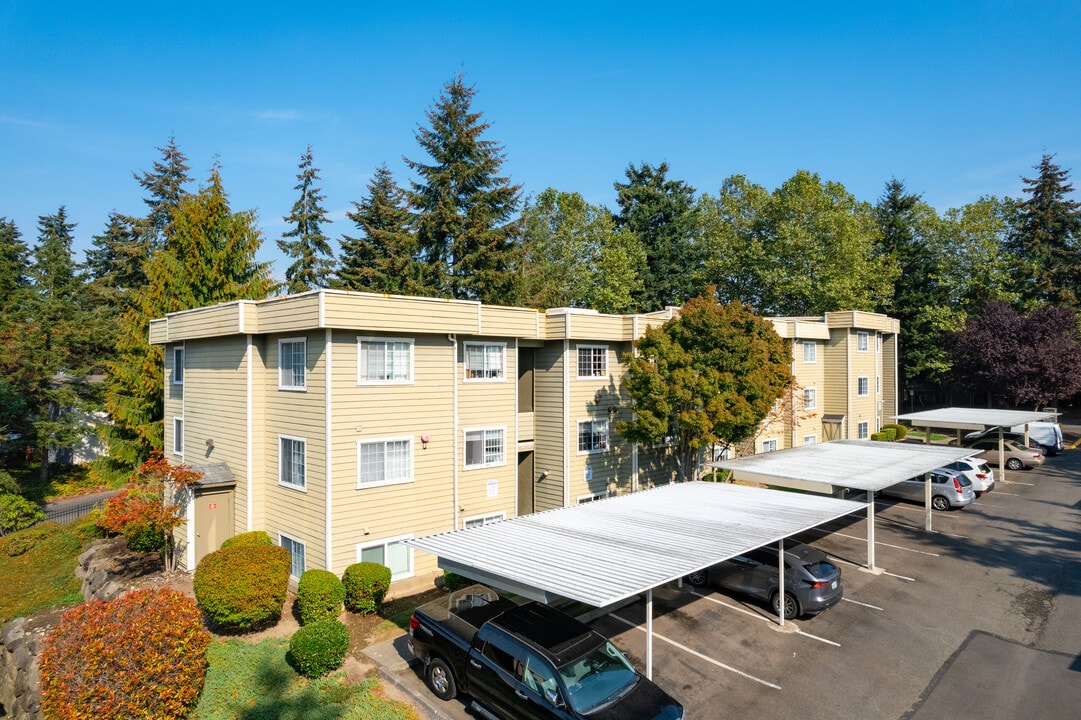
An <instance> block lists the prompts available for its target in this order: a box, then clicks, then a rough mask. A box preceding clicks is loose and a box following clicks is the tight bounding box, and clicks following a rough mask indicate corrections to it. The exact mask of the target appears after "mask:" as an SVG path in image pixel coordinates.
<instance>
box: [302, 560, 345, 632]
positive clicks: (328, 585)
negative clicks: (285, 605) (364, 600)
mask: <svg viewBox="0 0 1081 720" xmlns="http://www.w3.org/2000/svg"><path fill="white" fill-rule="evenodd" d="M344 601H345V588H344V587H343V586H342V581H341V580H339V579H338V576H337V575H335V574H334V573H332V572H330V571H329V570H305V571H304V574H303V575H301V576H300V583H299V584H298V585H297V613H298V614H299V616H300V624H301V625H310V624H312V623H316V622H319V621H320V620H337V619H338V615H340V614H341V612H342V603H343V602H344Z"/></svg>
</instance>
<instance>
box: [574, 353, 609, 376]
mask: <svg viewBox="0 0 1081 720" xmlns="http://www.w3.org/2000/svg"><path fill="white" fill-rule="evenodd" d="M583 350H600V351H601V352H603V353H604V372H603V373H602V374H600V375H583V374H582V363H581V361H580V359H579V353H581V352H582V351H583ZM574 365H575V367H574V372H575V374H576V375H577V377H578V379H579V380H604V379H605V378H607V377H609V375H610V371H609V368H608V346H607V345H576V346H575V353H574Z"/></svg>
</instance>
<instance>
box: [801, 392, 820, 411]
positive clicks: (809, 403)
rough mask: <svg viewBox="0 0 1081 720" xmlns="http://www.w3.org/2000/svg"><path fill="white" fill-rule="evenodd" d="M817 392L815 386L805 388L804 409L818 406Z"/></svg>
mask: <svg viewBox="0 0 1081 720" xmlns="http://www.w3.org/2000/svg"><path fill="white" fill-rule="evenodd" d="M816 395H817V392H816V391H815V389H814V388H803V409H804V410H814V409H815V407H817V406H818V398H817V397H816Z"/></svg>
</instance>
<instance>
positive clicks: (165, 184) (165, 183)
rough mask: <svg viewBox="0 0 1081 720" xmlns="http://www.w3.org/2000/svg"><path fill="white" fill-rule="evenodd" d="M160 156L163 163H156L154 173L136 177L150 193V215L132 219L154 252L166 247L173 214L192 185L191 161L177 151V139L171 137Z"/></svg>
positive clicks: (150, 172)
mask: <svg viewBox="0 0 1081 720" xmlns="http://www.w3.org/2000/svg"><path fill="white" fill-rule="evenodd" d="M158 152H160V153H161V160H157V161H155V162H154V169H153V170H152V171H149V172H143V173H134V177H135V179H136V180H137V181H138V183H139V184H140V185H141V186H142V187H143V189H144V190H146V191H147V192H148V193H149V196H148V197H146V198H144V199H143V202H144V203H146V206H147V207H148V208H149V211H148V212H147V214H146V217H144V218H138V219H132V223H133V224H134V225H135V226H136V228H137V230H138V231H140V232H141V234H142V235H145V236H146V239H147V241H148V242H149V244H150V246H151V248H153V249H157V248H159V247H161V245H162V244H163V242H164V238H165V229H166V227H167V226H168V225H169V222H170V220H171V218H172V213H173V210H175V209H176V207H177V205H179V204H180V200H181V198H183V197H184V196H185V195H186V194H187V193H188V191H187V190H186V189H185V187H184V186H185V185H188V184H190V183H191V181H192V178H191V176H190V175H188V170H190V169H191V168H190V167H189V166H188V158H187V156H186V155H184V153H183V152H181V150H180V148H179V147H177V145H176V136H174V135H170V136H169V142H168V143H166V144H165V147H160V148H158Z"/></svg>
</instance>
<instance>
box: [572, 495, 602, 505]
mask: <svg viewBox="0 0 1081 720" xmlns="http://www.w3.org/2000/svg"><path fill="white" fill-rule="evenodd" d="M606 497H608V493H606V492H602V493H593V494H592V495H583V496H582V497H580V498H578V504H579V505H585V504H586V503H591V502H597V501H598V500H604V499H605V498H606Z"/></svg>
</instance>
